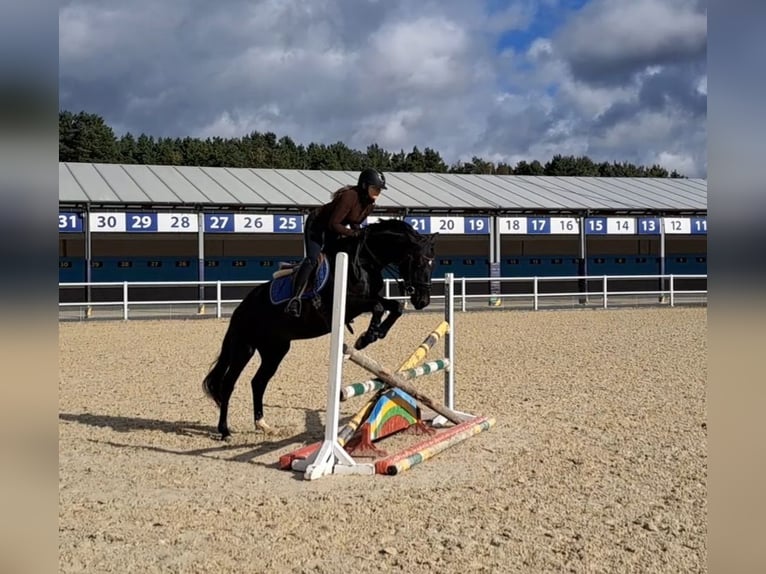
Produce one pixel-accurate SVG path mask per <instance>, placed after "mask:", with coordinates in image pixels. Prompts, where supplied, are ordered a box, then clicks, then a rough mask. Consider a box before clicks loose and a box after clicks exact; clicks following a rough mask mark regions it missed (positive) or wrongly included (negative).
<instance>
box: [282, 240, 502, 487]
mask: <svg viewBox="0 0 766 574" xmlns="http://www.w3.org/2000/svg"><path fill="white" fill-rule="evenodd" d="M336 265H337V267H336V269H337V270H340V271H339V272H337V273H336V276H340V277H345V270H346V268H347V266H348V256H347V255H346V254H345V253H340V254H338V256H337V260H336ZM343 283H345V282H340V281H339V282H338V283H336V285H335V291H336V292H335V294H334V297H336V298H335V299H334V300H335V301H336V305H335V307H334V309H333V319H332V320H333V324H332V327H333V329H332V343H331V349H330V372H329V381H328V397H327V421H326V425H325V438H324V441H323V442H317V443H314V444H311V445H307V446H305V447H301V448H299V449H297V450H295V451H292V452H290V453H287V454H285V455H283V456H282V457H280V460H279V466H280V468H281V469H283V470H297V471H301V472H303V473H304V478H306V479H307V480H313V479H316V478H320V477H322V476H326V475H328V474H368V475H371V474H376V473H377V474H387V475H396V474H399V473H401V472H404V471H405V470H408V469H409V468H411V467H413V466H414V465H416V464H418V463H420V462H423V461H424V460H427V459H429V458H431V457H433V456H435V455H436V454H438V453H440V452H442V451H443V450H445V449H446V448H449V447H450V446H453V445H455V444H458V443H460V442H462V441H464V440H466V439H467V438H470V437H472V436H474V435H475V434H478V433H480V432H482V431H485V430H489V428H491V427H492V426H493V425H494V424H495V419H494V418H491V417H482V416H474V415H470V414H467V413H461V412H457V411H455V410H454V387H455V385H454V357H455V347H454V341H455V339H454V313H453V311H454V277H453V276H452V274H447V275H446V277H445V290H444V293H445V295H444V297H445V301H444V321H442V322H441V323H440V324H439V325H438V326H437V327H436V329H434V330H433V331H432V332H431V333H430V334H429V335H428V336H427V337H426V338H425V339H424V340H423V342H422V343H421V344H420V345H419V346H418V348H417V349H416V350H415V351H414V352H413V353H412V354H411V355H410V356H409V357H408V358H407V359H406V360H405V361H404V362H403V363H402V364H401V365H400V366H399V368H398V369H397V371H396V372H395V373H394V372H390V371H388V370H387V369H385V368H384V367H382V366H381V365H379V364H378V363H377V362H376V361H374V360H373V359H371V358H370V357H367V356H366V355H364V354H362V353H360V352H358V351H355V350H354V349H353V348H352V347H350V346H348V345H345V344H344V343H343V325H344V317H343V310H344V309H345V292H346V286H345V284H343ZM442 339H443V340H444V348H445V356H444V358H441V359H436V360H432V361H429V362H426V363H423V361H424V359H425V358H426V355H427V354H428V352H429V351H430V350H431V348H433V346H434V345H435V344H436V343H437V342H438V341H439V340H442ZM344 355H345V356H346V357H348V359H349V360H351V361H352V362H354V363H355V364H357V365H359V366H361V367H362V368H364V369H365V370H367V371H369V372H370V373H371V374H372V375H373V378H371V379H369V380H367V381H364V382H361V383H355V384H352V385H349V386H347V387H344V388H341V375H342V365H343V358H344ZM421 363H422V364H421ZM434 373H443V374H444V404H440V403H438V402H436V401H434V400H432V399H430V398H429V397H427V396H425V395H423V394H422V393H420V392H419V391H418V390H417V388H416V387H415V386H414V384H413V383H414V381H415V380H416V379H417V378H419V377H422V376H426V375H430V374H434ZM369 392H373V393H374V394H373V396H372V398H370V399H369V400H368V401H367V402H366V403H365V404H364V405H363V406H362V407H361V408H360V409H359V411H358V412H357V413H356V414H355V415H354V416H353V417H352V418H351V420H349V421H348V423H346V424H345V425H344V426H343V428H340V429H339V428H338V427H339V423H338V419H339V410H340V401H345V400H348V399H350V398H352V397H356V396H360V395H363V394H365V393H369ZM421 405H422V406H425V407H427V408H428V409H430V410H432V411H434V412H435V413H437V415H438V416H436V417H435V418H434V419H433V420H431V421H428V422H426V421H424V420H423V418H422V412H421ZM406 429H411V430H415V431H416V432H419V433H422V434H426V435H428V436H427V438H426V439H425V440H423V441H421V442H419V443H418V444H415V445H412V446H410V447H409V448H406V449H405V450H403V451H402V452H398V453H393V454H389V453H387V452H386V451H385V450H383V449H381V448H379V446H378V445H379V444H380V441H381V439H384V438H385V437H387V436H390V435H392V434H394V433H398V432H401V431H403V430H406ZM438 429H441V430H438ZM352 454H356V455H357V456H358V457H359V456H361V455H366V456H367V455H373V456H376V457H377V458H375V459H374V460H373V461H372V462H358V461H356V460H354V458H352V456H351V455H352Z"/></svg>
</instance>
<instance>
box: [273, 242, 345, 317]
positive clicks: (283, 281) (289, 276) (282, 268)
mask: <svg viewBox="0 0 766 574" xmlns="http://www.w3.org/2000/svg"><path fill="white" fill-rule="evenodd" d="M299 266H300V261H299V262H298V263H287V262H281V263H280V264H279V269H278V270H277V271H275V272H274V274H273V275H272V277H273V281H272V282H271V289H270V290H269V297H270V298H271V303H272V304H273V305H279V304H280V303H284V302H286V301H288V300H290V299H291V298H292V296H293V275H294V274H295V272H296V271H297V269H298V267H299ZM329 277H330V262H329V261H328V259H327V257H325V255H324V253H321V254H320V255H319V262H318V264H317V266H316V268H314V270H313V271H312V272H311V275H310V276H309V280H308V283H307V285H306V288H305V289H304V290H303V293H302V294H301V299H313V298H314V297H316V296H317V295H318V294H319V292H320V291H321V290H322V289H323V288H324V286H325V285H326V284H327V280H328V278H329Z"/></svg>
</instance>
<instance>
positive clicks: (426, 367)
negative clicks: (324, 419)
mask: <svg viewBox="0 0 766 574" xmlns="http://www.w3.org/2000/svg"><path fill="white" fill-rule="evenodd" d="M449 366H450V362H449V359H436V360H435V361H429V362H427V363H424V364H422V365H418V366H417V367H412V368H411V369H407V370H404V371H399V372H397V373H396V374H397V375H399V376H400V377H401V378H402V379H404V380H405V381H409V380H410V379H416V378H418V377H422V376H425V375H431V374H433V373H438V372H439V371H443V370H444V369H448V368H449ZM385 386H386V385H385V383H384V382H383V381H381V380H380V379H369V380H367V381H362V382H361V383H354V384H352V385H349V386H347V387H344V388H343V390H341V392H340V400H341V401H347V400H348V399H350V398H352V397H358V396H359V395H363V394H365V393H369V392H372V391H379V390H380V389H382V388H384V387H385Z"/></svg>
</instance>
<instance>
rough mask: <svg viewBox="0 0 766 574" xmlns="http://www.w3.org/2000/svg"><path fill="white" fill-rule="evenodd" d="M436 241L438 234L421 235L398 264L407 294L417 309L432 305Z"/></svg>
mask: <svg viewBox="0 0 766 574" xmlns="http://www.w3.org/2000/svg"><path fill="white" fill-rule="evenodd" d="M435 239H436V234H433V235H420V236H419V237H418V238H417V241H416V242H415V243H414V244H413V245H412V248H411V249H409V250H408V251H407V253H406V255H405V256H404V259H402V260H401V261H400V262H399V264H398V267H399V275H400V276H401V277H402V280H403V281H404V290H405V293H407V295H409V296H410V302H412V305H413V306H414V307H415V309H423V308H424V307H427V306H428V305H429V303H431V273H432V272H433V268H434V243H435Z"/></svg>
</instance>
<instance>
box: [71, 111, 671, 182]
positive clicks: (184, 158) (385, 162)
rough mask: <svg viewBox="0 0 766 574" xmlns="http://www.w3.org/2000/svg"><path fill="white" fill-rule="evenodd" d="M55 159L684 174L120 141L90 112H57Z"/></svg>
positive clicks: (273, 140)
mask: <svg viewBox="0 0 766 574" xmlns="http://www.w3.org/2000/svg"><path fill="white" fill-rule="evenodd" d="M59 161H62V162H86V163H123V164H142V165H188V166H207V167H235V168H236V167H245V168H276V169H309V170H315V169H321V170H346V171H359V170H362V169H364V168H365V167H375V168H377V169H380V170H382V171H384V172H389V171H394V172H396V171H399V172H420V173H422V172H436V173H474V174H496V175H549V176H594V177H670V178H681V177H684V176H683V175H681V174H680V173H678V172H677V171H675V170H673V171H671V172H668V170H667V169H665V168H664V167H662V166H660V165H656V164H655V165H652V166H649V167H647V166H643V165H634V164H632V163H629V162H611V163H610V162H594V161H593V160H591V159H590V158H589V157H587V156H571V155H570V156H564V155H560V154H557V155H554V156H553V157H552V158H551V159H550V160H549V161H547V162H546V163H541V162H540V161H538V160H534V161H530V162H527V161H520V162H518V163H517V164H516V165H514V166H511V165H509V164H507V163H504V162H500V163H497V164H495V163H493V162H491V161H486V160H484V159H482V158H480V157H476V156H474V157H473V158H472V159H471V161H467V162H457V163H453V164H452V165H447V164H446V162H445V161H444V160H443V159H442V157H441V154H440V153H439V152H438V151H436V150H434V149H431V148H429V147H426V148H425V149H423V150H422V151H421V150H420V149H419V148H418V147H417V146H415V147H413V148H412V151H410V152H405V151H404V150H400V151H399V152H397V153H392V152H390V151H387V150H385V149H383V148H381V147H380V146H378V145H377V144H372V145H369V146H368V147H367V149H366V150H365V151H360V150H355V149H351V148H349V147H348V146H347V145H346V144H344V143H343V142H337V143H334V144H329V145H325V144H317V143H310V144H309V145H307V146H304V145H302V144H296V143H295V142H294V141H293V140H292V139H291V138H290V137H289V136H282V137H280V138H277V136H276V134H274V133H272V132H267V133H259V132H256V131H254V132H252V133H250V134H248V135H245V136H242V137H238V138H220V137H213V138H206V139H204V140H203V139H200V138H192V137H185V138H163V137H159V138H155V137H153V136H151V135H146V134H144V133H142V134H141V135H139V136H138V137H136V136H134V135H133V134H131V133H126V134H124V135H123V136H121V137H120V138H117V137H116V136H115V134H114V130H112V128H111V127H110V126H109V125H108V124H107V123H106V122H105V121H104V119H103V118H102V117H101V116H99V115H97V114H91V113H87V112H84V111H82V112H79V113H77V114H75V113H72V112H69V111H66V110H64V111H60V112H59Z"/></svg>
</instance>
